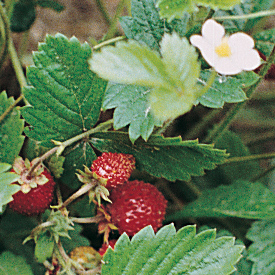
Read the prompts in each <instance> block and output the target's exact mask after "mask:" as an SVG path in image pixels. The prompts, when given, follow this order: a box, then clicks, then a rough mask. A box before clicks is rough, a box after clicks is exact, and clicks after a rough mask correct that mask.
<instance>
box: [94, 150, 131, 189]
mask: <svg viewBox="0 0 275 275" xmlns="http://www.w3.org/2000/svg"><path fill="white" fill-rule="evenodd" d="M134 168H135V159H134V157H133V156H132V155H127V154H121V153H103V154H102V155H101V156H100V157H98V158H97V159H96V160H94V162H93V163H92V166H91V171H92V173H93V177H94V178H96V179H98V180H99V181H100V182H101V183H103V184H104V185H105V187H106V188H107V189H111V188H113V187H116V186H117V185H119V184H123V183H124V182H125V181H127V180H128V179H129V178H130V176H131V173H132V171H133V170H134Z"/></svg>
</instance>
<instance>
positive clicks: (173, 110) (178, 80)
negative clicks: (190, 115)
mask: <svg viewBox="0 0 275 275" xmlns="http://www.w3.org/2000/svg"><path fill="white" fill-rule="evenodd" d="M161 54H162V58H161V57H160V56H159V54H158V53H157V52H154V51H152V50H151V49H150V48H148V47H147V46H145V45H142V44H139V43H137V42H135V41H133V40H130V41H129V42H118V43H117V44H116V47H111V46H109V47H105V48H103V49H102V51H101V52H100V53H95V54H94V55H93V57H92V59H91V60H90V65H91V69H92V70H93V71H94V72H96V73H97V74H98V75H99V76H100V77H102V78H105V79H108V80H110V81H114V82H118V83H122V84H134V85H142V86H149V87H152V88H153V90H152V91H151V92H150V93H149V95H148V96H149V101H150V105H151V106H152V111H153V113H154V115H155V116H156V117H157V118H159V119H161V120H164V119H168V118H175V117H177V116H179V115H181V114H184V113H186V112H188V111H189V110H190V109H191V107H192V106H193V104H194V102H195V100H196V98H197V97H198V96H199V91H198V89H197V86H196V81H197V77H198V75H199V70H200V66H199V63H198V61H197V54H196V52H195V49H194V47H192V46H190V44H189V42H188V41H187V40H186V39H185V38H183V39H181V38H180V37H179V36H178V35H177V34H176V33H174V34H172V35H169V34H165V35H164V37H163V39H162V41H161Z"/></svg>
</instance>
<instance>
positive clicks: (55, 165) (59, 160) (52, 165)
mask: <svg viewBox="0 0 275 275" xmlns="http://www.w3.org/2000/svg"><path fill="white" fill-rule="evenodd" d="M64 161H65V158H64V157H62V156H57V155H52V156H51V157H50V158H48V159H47V160H46V163H47V165H48V167H49V169H50V171H51V172H52V173H53V175H54V177H55V178H57V179H58V178H60V177H61V175H62V173H63V171H64V168H63V164H64Z"/></svg>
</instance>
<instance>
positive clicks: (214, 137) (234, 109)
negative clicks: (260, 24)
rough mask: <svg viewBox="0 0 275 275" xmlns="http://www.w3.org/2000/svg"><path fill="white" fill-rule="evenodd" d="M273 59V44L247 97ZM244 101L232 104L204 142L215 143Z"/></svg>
mask: <svg viewBox="0 0 275 275" xmlns="http://www.w3.org/2000/svg"><path fill="white" fill-rule="evenodd" d="M274 61H275V46H274V47H273V50H272V52H271V54H270V56H269V58H268V60H267V62H266V63H265V64H264V65H263V67H262V68H261V69H260V71H259V79H258V80H257V81H256V82H255V83H254V84H253V85H251V86H250V87H248V89H247V91H246V96H247V97H248V98H249V97H250V96H251V95H252V93H253V92H254V91H255V90H256V88H257V86H258V85H259V83H260V82H261V80H262V79H263V78H264V76H265V75H266V73H267V72H268V70H269V68H270V67H271V65H272V64H273V63H274ZM245 103H246V102H245V101H243V102H239V103H237V104H236V105H234V106H233V107H232V108H231V109H230V111H229V112H228V113H227V115H226V117H225V118H224V120H223V121H222V122H221V123H220V124H219V125H218V126H217V128H215V129H214V130H213V131H212V132H211V134H210V135H209V136H208V137H207V138H206V140H205V142H207V143H215V142H216V141H217V140H218V139H219V137H220V136H222V135H223V133H224V131H226V130H227V129H228V127H229V125H230V123H231V122H232V120H233V119H234V118H235V117H236V115H237V114H238V112H239V110H240V109H241V108H242V107H243V105H244V104H245Z"/></svg>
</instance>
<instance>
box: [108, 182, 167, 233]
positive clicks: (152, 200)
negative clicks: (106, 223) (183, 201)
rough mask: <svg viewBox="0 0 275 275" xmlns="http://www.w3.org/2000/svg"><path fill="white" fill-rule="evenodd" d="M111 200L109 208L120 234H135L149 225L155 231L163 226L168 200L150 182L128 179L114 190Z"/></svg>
mask: <svg viewBox="0 0 275 275" xmlns="http://www.w3.org/2000/svg"><path fill="white" fill-rule="evenodd" d="M110 200H111V201H112V204H108V206H107V210H108V212H109V213H110V215H111V221H112V223H113V224H114V225H115V226H116V227H117V228H118V230H119V233H120V234H122V233H123V232H126V233H127V235H128V236H133V235H135V234H136V233H137V232H138V231H139V230H141V229H142V228H144V227H145V226H147V225H151V226H152V227H153V229H154V231H157V230H158V228H160V227H161V226H162V222H163V220H164V216H165V211H166V206H167V201H166V200H165V198H164V196H163V195H162V193H161V192H160V191H159V190H158V189H157V188H156V187H155V186H153V185H151V184H150V183H144V182H143V181H138V180H134V181H128V182H126V183H124V184H123V185H121V186H119V187H117V188H115V189H113V190H112V192H111V196H110Z"/></svg>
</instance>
